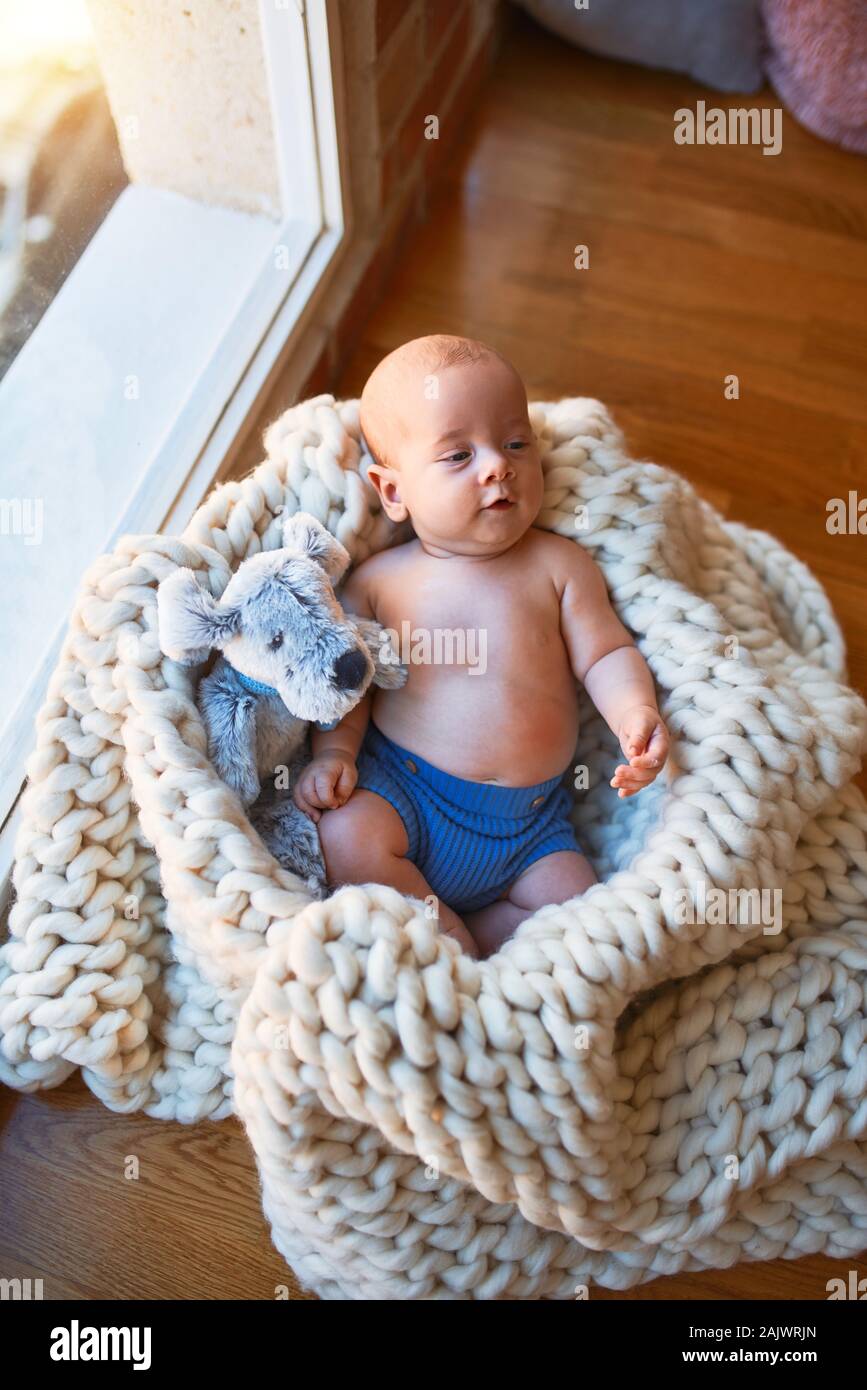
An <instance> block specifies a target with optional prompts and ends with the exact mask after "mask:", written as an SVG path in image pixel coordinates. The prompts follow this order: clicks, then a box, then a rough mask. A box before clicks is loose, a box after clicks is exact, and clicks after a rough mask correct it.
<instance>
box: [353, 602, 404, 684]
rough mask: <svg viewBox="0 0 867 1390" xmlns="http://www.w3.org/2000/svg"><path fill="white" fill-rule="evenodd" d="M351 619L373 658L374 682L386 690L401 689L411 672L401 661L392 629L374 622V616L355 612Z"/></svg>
mask: <svg viewBox="0 0 867 1390" xmlns="http://www.w3.org/2000/svg"><path fill="white" fill-rule="evenodd" d="M347 616H349V615H347ZM350 621H351V622H352V624H353V625H354V627H355V628H356V630H357V632H358V635H359V637H360V638H361V640H362V642H363V643H364V645H365V646H366V647H367V650H368V651H369V652H370V655H371V656H372V658H373V684H374V685H379V686H382V688H383V689H384V690H400V688H401V686H403V685H406V682H407V677H408V676H409V672H408V671H407V669H406V667H405V666H402V665H401V663H400V657H399V656H398V654H397V652H396V651H395V649H394V646H393V644H392V640H391V636H390V629H389V628H386V627H383V626H382V624H381V623H377V622H374V620H373V618H358V617H356V616H355V614H352V615H351V617H350Z"/></svg>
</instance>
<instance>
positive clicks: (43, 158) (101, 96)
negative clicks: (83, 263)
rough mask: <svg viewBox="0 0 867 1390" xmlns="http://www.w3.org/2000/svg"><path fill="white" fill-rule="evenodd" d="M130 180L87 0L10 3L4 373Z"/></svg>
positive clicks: (2, 220) (3, 195)
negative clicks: (121, 153)
mask: <svg viewBox="0 0 867 1390" xmlns="http://www.w3.org/2000/svg"><path fill="white" fill-rule="evenodd" d="M126 183H127V176H126V173H125V171H124V168H123V163H122V161H121V157H120V149H119V147H118V142H117V135H116V133H115V129H114V125H113V124H112V120H111V114H110V112H109V108H108V102H107V100H106V96H105V91H104V89H103V86H102V81H101V78H100V73H99V68H98V66H97V62H96V50H95V47H94V39H93V30H92V27H91V25H90V20H89V18H88V14H87V10H86V8H85V5H84V0H6V3H5V5H4V6H3V8H2V9H0V379H2V377H3V376H4V375H5V374H6V372H7V370H8V368H9V366H10V365H11V363H12V361H13V360H14V358H15V357H16V356H17V354H18V353H19V352H20V350H21V348H22V347H23V346H24V343H25V342H26V341H27V339H28V337H29V336H30V334H31V333H32V331H33V329H34V328H35V327H36V324H37V323H38V322H39V320H40V318H41V317H42V315H43V313H44V312H45V310H46V308H47V307H48V305H49V304H50V303H51V301H52V300H53V299H54V297H55V295H56V294H57V292H58V290H59V288H60V286H61V285H62V283H63V281H64V280H65V279H66V276H67V275H68V274H69V272H70V270H71V269H72V267H73V265H74V264H75V262H76V261H77V260H78V258H79V256H80V255H81V253H82V251H83V250H84V248H85V246H86V245H87V243H88V242H89V241H90V239H91V237H92V236H93V234H94V232H95V231H96V228H97V227H98V226H99V224H100V223H101V222H102V220H103V218H104V217H105V215H106V213H107V212H108V209H109V208H110V207H111V205H112V203H114V201H115V199H116V198H117V197H118V194H119V193H120V191H121V189H122V188H123V187H124V185H125V184H126Z"/></svg>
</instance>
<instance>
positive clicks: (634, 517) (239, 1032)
mask: <svg viewBox="0 0 867 1390" xmlns="http://www.w3.org/2000/svg"><path fill="white" fill-rule="evenodd" d="M532 418H533V421H534V426H535V428H536V429H537V432H538V433H539V435H540V437H541V442H542V447H543V453H544V467H545V474H546V483H547V486H546V491H545V498H544V503H543V510H542V511H541V513H540V515H539V518H538V524H539V525H540V526H544V527H549V528H551V529H552V530H556V531H558V532H560V533H561V534H562V535H565V536H570V537H572V538H574V540H575V543H576V544H580V545H585V546H587V547H588V549H589V550H590V551H591V553H592V554H593V556H594V558H595V559H596V560H597V562H598V563H599V565H600V566H601V567H602V570H603V571H604V574H605V577H606V580H607V583H608V587H609V590H610V593H611V596H612V600H613V602H614V604H615V606H616V608H617V610H618V612H619V613H620V615H621V617H622V618H623V620H624V622H625V623H626V624H628V626H629V627H630V629H631V630H632V631H633V632H634V633H635V635H636V639H637V641H638V643H639V645H640V647H641V650H642V651H643V653H644V655H645V656H646V658H647V660H648V662H649V664H650V666H651V668H652V670H653V673H654V676H655V678H656V683H657V687H658V691H659V697H660V702H661V708H662V711H663V713H664V716H665V718H666V720H667V722H668V726H669V729H670V730H671V733H672V736H673V755H672V759H671V762H670V764H669V766H668V768H667V770H666V776H665V777H664V778H660V779H659V780H658V781H657V783H655V784H654V786H653V787H652V788H650V789H648V790H646V791H645V792H642V793H641V794H640V795H639V796H637V797H634V798H629V799H626V800H623V799H620V798H618V797H617V796H616V794H615V792H614V791H613V789H612V788H610V787H609V786H608V779H609V777H610V775H611V771H612V768H613V766H614V762H615V759H616V756H617V749H616V745H615V743H614V740H613V738H612V736H611V735H610V733H609V732H608V730H607V729H606V728H605V726H604V724H603V723H602V721H601V719H600V718H599V717H598V716H597V715H595V713H594V711H593V710H592V707H591V706H590V705H589V703H588V702H587V700H586V697H585V696H584V695H583V693H580V694H579V698H580V702H581V709H582V715H583V722H582V730H581V736H580V742H579V745H578V748H577V749H576V766H580V767H583V768H586V769H587V776H586V778H583V777H578V778H576V780H577V781H578V782H579V784H583V782H584V781H586V783H587V786H586V789H584V787H583V785H581V787H580V789H578V790H576V793H575V821H576V825H577V827H578V829H579V833H580V836H581V839H582V842H583V844H584V845H585V846H587V847H588V852H589V853H590V855H591V857H592V858H593V860H594V863H595V866H596V869H597V872H598V874H599V877H600V879H602V880H603V881H602V882H600V883H599V884H598V885H596V886H594V887H593V888H591V889H590V891H589V892H588V893H586V894H585V895H584V896H583V897H582V898H579V899H575V900H573V901H572V902H571V903H567V904H564V905H562V906H549V907H546V908H544V909H543V910H542V911H540V912H538V913H537V914H536V915H535V916H534V917H533V918H532V919H530V920H528V921H527V922H526V923H524V924H523V925H522V926H521V927H520V928H519V930H518V932H517V933H516V935H515V937H514V938H513V939H512V940H511V941H510V942H509V943H508V944H507V945H506V946H505V948H504V949H502V950H501V951H500V952H499V954H498V955H496V956H495V957H493V958H491V959H490V960H487V961H483V962H477V961H473V960H470V959H469V958H468V957H466V956H463V955H461V954H460V952H459V950H458V949H457V947H456V945H455V943H453V942H451V941H447V940H446V939H444V938H443V937H442V936H440V935H439V934H438V933H437V931H436V926H435V923H434V922H433V921H431V920H429V918H428V917H427V916H426V914H425V908H424V904H423V903H421V902H420V901H418V900H417V899H412V898H404V897H402V896H401V894H399V893H398V892H396V891H395V890H394V889H391V888H387V887H382V886H378V885H376V884H373V883H371V884H366V885H364V886H361V887H355V886H352V887H345V888H342V889H340V890H339V891H338V892H336V893H334V894H333V895H332V896H331V897H330V898H328V899H326V900H325V901H324V902H312V901H310V900H309V898H308V897H307V895H306V893H305V891H304V890H303V885H301V884H300V882H299V881H298V880H296V879H294V878H293V877H292V876H291V875H289V874H288V873H286V872H285V871H283V870H282V869H280V868H279V867H278V866H277V864H276V863H275V861H274V860H273V859H272V858H271V857H270V855H269V854H268V853H267V851H266V850H265V848H264V846H263V845H262V843H261V841H260V840H259V839H258V838H257V836H256V834H255V833H254V831H253V830H252V829H251V826H250V824H249V821H248V820H247V817H246V815H245V813H244V810H243V808H242V806H241V804H240V802H239V801H238V800H237V798H236V797H235V796H234V794H233V793H232V792H230V791H229V789H228V788H227V787H226V786H225V785H224V784H223V783H222V782H221V781H220V780H219V779H218V777H217V775H216V773H215V772H214V770H213V768H212V767H211V765H210V763H209V762H208V759H207V756H206V743H205V734H204V729H203V727H202V723H201V720H200V718H199V715H198V713H197V710H196V706H195V703H194V696H195V685H194V675H195V673H191V672H190V671H188V670H185V669H182V668H181V667H179V666H176V665H175V664H173V663H172V662H171V661H169V660H168V659H166V658H164V657H163V656H162V655H161V653H160V650H159V647H158V644H157V623H156V587H157V585H158V583H159V582H160V580H162V579H163V578H164V577H165V576H166V575H168V574H170V573H172V571H173V570H174V568H175V567H176V566H178V565H187V566H189V567H190V568H192V569H194V570H196V571H197V572H198V573H199V575H200V576H201V578H202V580H203V582H205V583H207V584H208V585H209V586H210V588H211V590H212V592H213V593H214V594H215V595H219V594H220V593H221V592H222V590H223V588H224V587H225V585H226V583H227V581H228V579H229V575H230V573H231V572H232V570H233V569H234V568H235V567H236V566H237V565H238V564H239V563H240V562H241V561H242V560H243V559H244V558H245V557H246V556H248V555H251V554H254V553H255V552H257V551H258V550H259V549H261V548H270V547H276V546H277V545H279V543H280V534H279V523H280V514H281V512H285V510H286V509H288V510H289V511H290V512H291V511H294V510H295V509H298V508H303V509H304V510H306V511H308V512H313V513H314V514H315V515H316V516H318V517H319V518H320V519H321V520H322V521H323V522H324V523H325V524H326V525H327V526H328V527H329V528H330V529H331V530H332V531H333V532H334V533H335V534H336V535H337V536H338V537H339V539H340V540H341V541H342V542H343V543H344V545H346V546H347V548H348V549H349V551H350V553H351V554H352V556H353V559H354V560H355V561H356V562H358V561H360V560H362V559H363V558H364V557H366V556H367V555H368V554H369V553H371V552H372V551H375V550H377V549H380V548H382V547H383V546H385V545H387V544H390V543H393V542H394V541H395V540H400V539H405V538H406V537H405V535H402V534H400V533H398V532H396V531H395V530H394V528H393V527H392V525H391V523H390V522H389V521H388V520H387V518H386V517H385V516H384V514H382V513H381V512H380V511H379V510H378V508H377V505H376V498H375V494H374V492H373V490H372V489H371V488H370V487H369V486H368V484H367V483H366V482H365V478H364V470H365V463H366V461H367V455H366V454H365V453H364V451H363V448H362V446H361V443H360V434H359V425H358V408H357V403H356V402H354V401H350V402H343V403H335V402H334V401H333V399H332V398H331V397H330V396H320V397H317V398H316V399H314V400H311V401H308V402H305V403H304V404H302V405H299V406H297V407H294V408H293V409H290V410H288V411H287V412H286V413H285V414H284V415H283V416H281V417H280V419H279V420H277V421H276V422H275V423H274V424H273V425H272V426H271V427H270V429H269V431H268V432H267V433H266V436H265V449H266V453H267V458H266V459H265V461H264V462H263V463H262V464H261V465H260V466H259V467H258V468H256V469H255V471H254V472H253V473H252V474H251V475H250V476H249V477H247V478H245V479H244V480H243V481H241V482H232V483H228V484H226V485H224V486H222V487H220V488H218V489H217V490H216V491H215V492H214V493H213V494H212V495H211V497H210V498H209V499H208V500H207V501H206V502H205V504H204V505H203V506H202V507H201V508H200V510H199V511H198V512H197V513H196V516H195V517H194V519H193V520H192V522H191V523H190V525H189V527H188V528H187V530H186V531H185V533H184V535H183V536H181V537H180V538H177V537H171V536H134V537H126V538H124V539H123V540H122V541H121V542H120V543H119V544H118V546H117V548H116V550H115V551H114V553H113V554H111V555H106V556H104V557H103V558H102V559H100V560H98V561H97V562H96V564H95V565H94V566H93V567H92V568H91V569H90V571H89V572H88V574H87V575H86V577H85V579H84V581H83V585H82V589H81V592H80V594H79V596H78V600H77V602H76V605H75V610H74V614H73V618H72V621H71V625H70V629H69V633H68V636H67V638H66V641H65V644H64V647H63V651H62V655H61V658H60V662H59V665H58V668H57V670H56V672H55V674H54V677H53V679H52V681H51V686H50V691H49V694H48V697H47V699H46V702H45V704H44V706H43V709H42V711H41V714H40V716H39V720H38V747H37V749H36V751H35V753H34V754H33V756H32V759H31V762H30V765H29V777H30V782H29V788H28V790H27V792H26V794H25V799H24V806H23V826H22V829H21V831H20V835H19V839H18V844H17V863H16V868H15V875H14V882H15V888H16V892H17V900H16V902H15V905H14V907H13V909H12V912H11V917H10V937H9V940H8V943H7V944H6V945H5V947H4V948H3V950H2V954H0V1037H2V1045H0V1076H2V1079H3V1080H4V1081H6V1082H7V1083H8V1084H9V1085H11V1086H15V1087H18V1088H20V1089H22V1090H34V1089H36V1088H39V1087H47V1086H55V1085H57V1084H59V1083H60V1082H62V1081H63V1080H64V1078H65V1077H67V1076H68V1075H69V1074H70V1072H71V1071H72V1070H73V1069H74V1068H75V1067H80V1068H81V1069H82V1074H83V1076H84V1078H85V1080H86V1082H87V1084H88V1086H89V1087H90V1088H91V1089H92V1090H93V1091H94V1092H95V1093H96V1094H97V1095H98V1096H99V1097H100V1098H101V1099H102V1100H103V1101H104V1103H105V1104H106V1105H107V1106H108V1107H110V1108H111V1109H114V1110H121V1111H126V1110H137V1109H140V1110H144V1111H145V1112H146V1113H147V1114H149V1115H152V1116H155V1117H157V1118H161V1119H174V1120H181V1121H186V1122H192V1121H198V1120H202V1119H204V1118H206V1117H208V1118H210V1119H213V1120H217V1119H220V1118H222V1117H223V1116H226V1115H228V1114H229V1113H230V1112H232V1111H233V1110H234V1111H236V1112H237V1114H238V1115H239V1116H240V1117H241V1119H242V1121H243V1123H244V1125H245V1126H246V1131H247V1134H248V1135H249V1138H250V1142H251V1144H252V1146H253V1148H254V1150H255V1154H256V1159H257V1164H258V1170H259V1174H260V1178H261V1185H262V1198H263V1205H264V1210H265V1213H266V1215H267V1217H268V1219H269V1221H270V1222H271V1226H272V1232H273V1238H274V1241H275V1243H276V1245H277V1246H278V1248H279V1249H280V1251H281V1252H282V1253H283V1255H284V1256H285V1258H286V1259H287V1261H288V1262H289V1263H290V1264H291V1265H292V1266H293V1268H294V1269H295V1271H296V1273H297V1274H298V1276H299V1278H300V1279H301V1281H302V1283H303V1284H304V1285H306V1286H307V1287H308V1288H309V1289H311V1290H314V1291H316V1292H318V1293H319V1294H320V1295H322V1296H323V1297H326V1298H347V1299H349V1298H359V1299H376V1298H388V1299H413V1298H422V1299H428V1298H446V1299H468V1298H475V1299H494V1298H513V1299H526V1298H557V1299H567V1298H573V1297H575V1296H576V1291H578V1292H579V1293H580V1292H581V1291H583V1289H584V1288H585V1287H586V1286H588V1285H591V1284H592V1282H593V1281H598V1282H599V1283H601V1284H603V1285H607V1286H609V1287H616V1288H625V1287H627V1286H630V1285H633V1284H636V1283H639V1282H641V1281H644V1280H649V1279H652V1278H654V1277H656V1276H657V1275H660V1274H666V1273H670V1272H673V1271H677V1270H693V1269H700V1268H704V1267H708V1266H712V1267H722V1266H728V1265H731V1264H734V1263H735V1262H737V1261H738V1260H763V1259H769V1258H772V1257H774V1256H780V1255H784V1256H787V1257H790V1258H794V1257H796V1256H798V1255H801V1254H807V1253H813V1252H817V1251H824V1252H826V1253H828V1254H830V1255H835V1256H841V1257H852V1256H854V1255H855V1254H856V1253H857V1252H859V1251H860V1250H862V1249H863V1248H864V1247H865V1246H867V1045H865V1032H867V1000H865V970H867V803H865V800H864V798H863V796H862V795H861V794H860V792H859V791H858V790H857V788H856V787H855V786H854V785H853V783H852V778H853V775H854V774H855V773H856V771H857V769H858V767H859V762H860V757H861V754H862V753H863V751H864V748H865V740H867V711H865V707H864V704H863V703H862V701H861V699H860V698H859V697H858V696H857V695H856V694H854V693H853V692H852V691H851V690H850V689H848V688H847V687H846V685H845V684H844V682H845V666H844V650H843V643H842V639H841V636H840V632H839V629H838V626H837V624H836V622H835V620H834V617H833V615H832V613H831V610H830V608H829V605H828V602H827V600H826V598H825V596H824V594H823V592H822V590H821V588H820V587H819V585H818V584H817V582H816V580H815V579H814V578H813V577H812V575H811V574H810V572H809V571H808V570H807V569H806V568H805V567H804V565H802V564H801V563H799V561H797V560H796V559H794V558H793V556H791V555H790V554H788V553H787V552H786V551H785V550H784V549H783V548H782V547H781V546H780V545H779V544H778V543H777V542H776V541H775V540H774V539H773V538H772V537H771V536H769V535H767V534H764V533H762V532H758V531H753V530H749V529H747V528H746V527H744V526H740V525H735V524H732V523H730V522H726V521H724V520H723V519H722V518H721V517H720V516H719V515H718V514H717V513H716V512H715V511H714V510H713V508H712V507H711V506H709V505H708V504H707V503H706V502H703V501H701V500H700V499H699V498H698V496H697V495H696V494H695V492H694V491H693V489H692V488H691V487H690V486H689V485H688V484H687V483H686V482H684V481H683V480H682V479H680V478H679V477H677V476H675V475H674V474H672V473H671V472H668V471H666V470H665V469H663V468H658V467H655V466H653V465H651V464H646V463H636V462H633V461H630V459H629V458H628V457H626V455H625V453H624V451H623V441H622V439H621V436H620V435H619V433H618V431H617V430H616V428H615V427H614V425H613V424H612V421H611V420H610V418H609V416H608V415H607V413H606V412H605V410H604V408H603V407H602V406H601V405H599V404H598V403H597V402H595V401H590V400H583V399H580V400H564V401H560V402H559V403H556V404H540V405H534V406H533V407H532ZM721 903H722V906H721V905H720V904H721ZM749 904H753V905H754V906H753V907H750V906H749ZM755 904H759V905H760V908H761V910H756V909H755Z"/></svg>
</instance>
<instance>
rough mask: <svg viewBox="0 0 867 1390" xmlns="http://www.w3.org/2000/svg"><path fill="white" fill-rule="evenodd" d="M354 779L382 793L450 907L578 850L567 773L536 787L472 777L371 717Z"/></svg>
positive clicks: (470, 906)
mask: <svg viewBox="0 0 867 1390" xmlns="http://www.w3.org/2000/svg"><path fill="white" fill-rule="evenodd" d="M357 767H358V781H357V783H356V787H364V788H366V789H367V790H368V791H372V792H376V793H377V794H378V795H379V796H382V797H384V798H385V800H386V801H388V802H389V803H390V804H391V805H392V806H393V807H394V809H395V810H396V811H397V813H398V815H399V816H400V818H401V820H402V821H403V823H404V826H405V828H406V833H407V838H408V839H409V848H408V849H407V852H406V857H407V859H409V860H411V861H412V863H413V864H415V865H416V867H417V868H418V869H420V870H421V872H422V873H423V874H424V876H425V878H426V879H427V881H428V883H429V884H430V886H431V891H432V892H433V893H435V894H436V895H437V897H438V898H441V899H442V901H443V902H444V903H446V904H447V905H448V906H449V907H451V908H452V909H453V910H454V911H455V912H458V913H461V912H474V911H476V909H477V908H480V907H486V906H487V905H488V903H492V902H495V901H496V900H497V898H500V897H502V896H503V894H504V893H505V892H506V890H507V889H509V888H511V886H512V884H513V883H514V882H515V879H516V878H518V876H519V875H520V874H522V873H523V872H524V870H525V869H526V868H527V867H528V865H530V864H532V863H533V862H534V861H535V860H536V859H541V858H542V856H543V855H545V854H553V853H554V851H555V850H560V849H571V850H575V851H576V852H577V853H579V854H580V853H581V848H580V846H579V844H578V841H577V839H576V836H575V831H574V829H573V826H572V823H571V821H570V820H569V812H570V810H571V809H572V796H571V794H570V792H569V790H568V787H567V786H566V784H565V782H564V776H565V774H564V773H561V774H560V775H559V776H558V777H549V779H548V781H547V782H540V783H539V784H538V786H535V787H503V786H497V785H495V784H492V783H489V782H469V781H467V780H466V779H465V778H463V777H455V776H453V775H452V773H450V772H443V770H442V769H441V768H438V767H434V765H433V764H432V763H428V762H425V760H424V758H420V757H419V756H418V754H416V753H413V752H411V751H410V750H409V749H408V748H402V747H401V746H400V744H399V743H395V742H394V741H393V739H390V738H388V737H387V736H386V735H385V734H384V733H382V731H381V730H380V729H378V728H377V726H376V725H375V724H374V723H373V720H370V722H369V723H368V726H367V731H366V733H365V736H364V741H363V743H362V745H361V748H360V749H359V753H358V758H357Z"/></svg>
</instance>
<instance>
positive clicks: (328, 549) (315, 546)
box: [283, 512, 352, 585]
mask: <svg viewBox="0 0 867 1390" xmlns="http://www.w3.org/2000/svg"><path fill="white" fill-rule="evenodd" d="M283 545H284V547H285V548H286V550H290V551H292V552H293V554H295V555H298V556H299V557H300V558H301V559H303V560H315V561H316V563H317V564H318V565H321V566H322V568H323V569H324V570H325V573H326V574H327V575H328V578H329V579H330V580H331V583H332V584H333V585H337V584H339V583H340V580H341V579H342V578H343V576H344V574H345V573H346V571H347V570H348V569H349V566H350V564H351V563H352V558H351V556H350V554H349V551H348V550H347V549H346V546H344V545H341V544H340V541H339V540H338V539H337V537H336V536H332V534H331V532H330V531H329V530H327V529H326V527H324V526H323V525H322V522H321V521H317V519H316V517H315V516H311V515H310V513H309V512H295V514H294V516H290V517H289V518H288V519H287V520H286V521H285V522H284V524H283Z"/></svg>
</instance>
